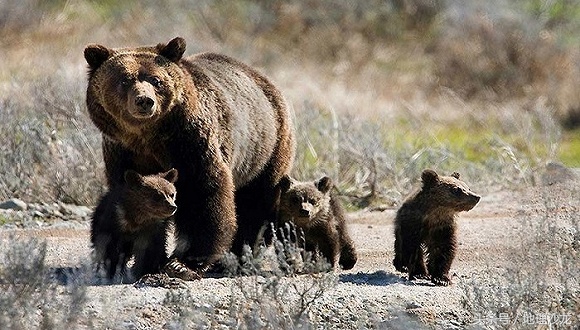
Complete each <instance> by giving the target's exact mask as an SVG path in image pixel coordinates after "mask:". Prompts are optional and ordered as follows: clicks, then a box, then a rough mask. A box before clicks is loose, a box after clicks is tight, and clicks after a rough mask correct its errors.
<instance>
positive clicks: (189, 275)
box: [163, 258, 201, 281]
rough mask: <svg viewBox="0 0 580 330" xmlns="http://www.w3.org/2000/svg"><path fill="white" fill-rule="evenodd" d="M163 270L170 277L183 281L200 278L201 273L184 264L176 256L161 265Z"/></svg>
mask: <svg viewBox="0 0 580 330" xmlns="http://www.w3.org/2000/svg"><path fill="white" fill-rule="evenodd" d="M163 271H164V272H165V273H166V274H167V275H169V276H170V277H175V278H180V279H182V280H185V281H195V280H199V279H201V274H199V273H198V272H196V271H194V270H192V269H191V268H189V267H187V266H186V265H184V264H183V263H182V262H181V261H179V260H177V258H173V259H171V260H169V262H168V263H167V264H166V265H165V267H163Z"/></svg>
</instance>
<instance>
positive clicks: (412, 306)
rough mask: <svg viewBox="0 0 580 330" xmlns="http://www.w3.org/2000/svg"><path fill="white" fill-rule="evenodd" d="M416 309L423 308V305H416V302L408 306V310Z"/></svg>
mask: <svg viewBox="0 0 580 330" xmlns="http://www.w3.org/2000/svg"><path fill="white" fill-rule="evenodd" d="M416 308H423V306H421V304H419V303H416V302H414V301H412V302H410V303H408V304H407V309H416Z"/></svg>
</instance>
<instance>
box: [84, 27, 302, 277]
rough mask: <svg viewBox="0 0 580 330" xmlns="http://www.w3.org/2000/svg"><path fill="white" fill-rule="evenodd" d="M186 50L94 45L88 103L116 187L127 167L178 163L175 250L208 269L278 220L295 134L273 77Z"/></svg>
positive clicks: (144, 169)
mask: <svg viewBox="0 0 580 330" xmlns="http://www.w3.org/2000/svg"><path fill="white" fill-rule="evenodd" d="M184 51H185V41H184V40H183V39H182V38H175V39H173V40H171V41H170V42H169V43H168V44H159V45H157V46H150V47H137V48H119V49H109V48H107V47H104V46H101V45H89V46H87V47H86V48H85V59H86V60H87V63H88V64H89V84H88V88H87V107H88V111H89V114H90V117H91V119H92V120H93V122H94V123H95V125H96V126H97V127H98V128H99V130H100V131H101V132H102V133H103V157H104V160H105V168H106V174H107V180H108V185H109V187H110V188H111V189H112V188H114V187H115V186H116V185H119V184H120V183H121V182H122V176H123V173H124V171H125V170H127V169H133V170H136V171H138V172H139V173H156V172H159V171H163V170H166V169H168V168H171V167H175V168H176V169H177V170H179V174H180V180H179V181H178V182H177V184H176V186H177V191H178V192H179V195H180V198H179V200H178V201H177V202H178V211H177V214H176V215H175V225H176V233H177V244H176V249H175V255H174V257H176V258H177V259H178V260H179V261H181V262H183V263H184V264H185V265H186V266H188V267H190V268H192V269H194V270H196V271H199V273H203V272H204V271H206V270H207V269H208V267H209V266H211V265H212V264H213V263H214V262H215V261H217V260H218V259H219V258H220V256H221V255H222V254H223V253H224V252H226V251H227V250H229V249H230V247H232V244H233V249H234V251H235V252H240V251H241V247H242V245H243V244H245V243H249V244H253V243H254V241H255V240H256V238H257V236H258V233H259V231H260V228H261V227H262V225H263V224H264V223H266V222H271V221H274V219H275V216H276V211H277V206H278V198H279V190H278V188H277V185H278V181H279V180H280V178H281V177H282V176H283V175H284V174H286V173H288V172H289V170H290V168H291V166H292V161H293V159H294V150H295V142H294V133H293V126H292V123H291V120H290V115H289V111H288V109H287V107H286V105H285V102H284V99H283V97H282V95H281V94H280V92H279V91H278V90H277V89H276V87H275V86H274V85H273V84H272V83H271V82H270V81H269V80H268V79H267V78H265V77H264V76H262V75H261V74H260V73H258V72H257V71H256V70H254V69H252V68H250V67H248V66H247V65H245V64H243V63H240V62H238V61H236V60H234V59H232V58H229V57H227V56H224V55H219V54H211V53H205V54H199V55H194V56H191V57H186V58H182V55H183V53H184ZM234 239H235V241H234ZM152 244H153V243H152ZM151 248H153V247H151ZM158 248H159V249H162V248H163V247H162V246H159V247H158Z"/></svg>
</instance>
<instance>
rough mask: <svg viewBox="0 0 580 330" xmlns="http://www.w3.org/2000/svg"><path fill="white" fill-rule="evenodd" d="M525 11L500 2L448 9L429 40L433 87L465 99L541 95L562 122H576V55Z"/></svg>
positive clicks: (546, 22)
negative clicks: (434, 34) (449, 90)
mask: <svg viewBox="0 0 580 330" xmlns="http://www.w3.org/2000/svg"><path fill="white" fill-rule="evenodd" d="M546 5H547V4H546ZM494 6H497V8H495V7H494ZM498 8H500V9H498ZM525 9H526V6H521V5H520V6H518V5H515V4H512V5H506V4H504V3H501V2H499V3H498V2H491V3H487V2H486V3H480V4H478V5H474V4H472V3H470V2H468V3H467V4H462V5H455V6H450V8H449V9H448V11H447V15H446V18H445V20H444V23H443V24H442V26H440V27H439V30H438V34H437V37H436V39H435V40H434V41H433V49H432V51H433V60H434V63H435V74H436V75H437V77H438V83H439V84H441V85H442V86H446V87H449V88H451V89H453V90H454V91H456V92H457V93H459V94H460V95H461V96H462V97H464V98H465V99H474V98H475V99H484V100H488V101H499V102H504V101H505V100H509V99H518V98H522V97H540V96H541V97H546V98H547V99H548V101H549V102H550V104H551V105H552V106H554V107H555V108H556V110H557V111H556V113H557V114H558V116H559V117H560V119H561V121H562V122H572V121H575V120H576V121H577V120H578V119H577V116H578V114H577V108H578V105H579V104H580V98H578V96H577V93H576V91H575V87H574V86H577V85H578V83H580V81H579V80H578V76H579V75H578V73H580V67H579V66H578V58H579V57H578V56H579V54H578V52H577V51H574V46H573V45H569V44H567V43H566V42H565V41H563V40H562V39H563V38H565V37H566V34H564V33H562V31H557V30H556V29H555V27H554V24H555V23H554V21H553V20H549V19H547V20H542V19H538V18H535V17H534V15H533V14H534V12H532V13H530V12H526V10H525ZM530 11H531V10H530ZM537 15H539V14H537ZM552 15H554V14H552Z"/></svg>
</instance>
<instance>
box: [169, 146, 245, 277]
mask: <svg viewBox="0 0 580 330" xmlns="http://www.w3.org/2000/svg"><path fill="white" fill-rule="evenodd" d="M215 156H216V155H215V154H211V153H210V154H207V155H203V156H201V157H196V158H188V157H186V158H187V159H190V160H191V159H195V161H192V162H191V163H183V162H177V163H176V164H175V165H176V167H177V169H178V171H179V179H178V180H177V182H176V188H177V200H176V203H177V212H176V214H175V228H176V234H177V242H176V247H175V251H174V257H176V258H177V259H178V260H179V261H181V262H182V263H184V264H185V265H186V266H187V267H189V268H191V269H192V270H194V271H196V272H198V273H199V274H200V275H201V274H203V273H204V272H205V271H207V269H208V268H209V267H211V266H212V265H213V264H214V263H215V262H216V261H218V260H219V259H220V258H221V257H222V255H223V254H224V253H225V252H227V251H228V250H229V249H230V247H231V245H232V241H233V238H234V235H235V233H236V229H237V223H236V212H235V200H234V184H233V178H232V173H231V170H230V169H229V167H228V166H227V164H225V162H223V161H222V159H221V157H219V156H218V157H217V159H216V158H214V157H215Z"/></svg>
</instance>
